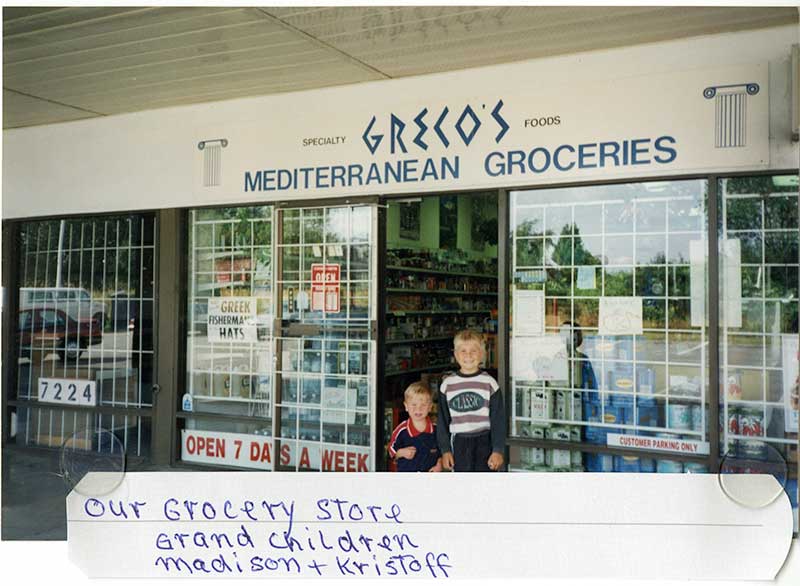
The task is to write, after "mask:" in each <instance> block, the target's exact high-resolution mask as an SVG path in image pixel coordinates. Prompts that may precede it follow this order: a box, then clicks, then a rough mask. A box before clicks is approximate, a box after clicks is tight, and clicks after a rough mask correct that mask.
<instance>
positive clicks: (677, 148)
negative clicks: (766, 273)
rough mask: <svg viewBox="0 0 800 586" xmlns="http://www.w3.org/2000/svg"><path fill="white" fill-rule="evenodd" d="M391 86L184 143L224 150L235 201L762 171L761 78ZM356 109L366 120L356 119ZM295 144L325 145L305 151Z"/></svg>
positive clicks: (709, 74) (686, 76)
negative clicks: (727, 104)
mask: <svg viewBox="0 0 800 586" xmlns="http://www.w3.org/2000/svg"><path fill="white" fill-rule="evenodd" d="M401 83H402V82H398V84H397V87H395V86H393V85H392V84H386V85H383V86H382V85H374V86H369V87H365V88H346V89H343V90H342V92H341V93H342V97H343V98H344V97H345V94H347V96H346V97H347V98H348V99H343V100H341V101H339V102H337V103H336V104H335V112H334V111H331V110H330V109H326V108H308V109H304V110H303V115H302V116H296V112H297V111H298V110H297V104H296V103H295V102H294V101H293V103H292V104H291V106H292V113H289V112H285V111H284V108H285V107H287V106H288V104H283V103H280V104H279V105H278V108H277V109H276V110H273V111H271V112H270V113H269V114H268V115H265V116H260V117H259V118H257V119H254V120H249V121H247V123H245V124H241V123H240V124H230V125H225V126H221V127H218V126H215V127H213V128H204V129H199V130H198V132H199V134H198V135H197V136H196V137H195V138H196V139H197V140H202V137H204V136H211V135H215V136H216V135H221V136H226V137H228V139H229V146H228V147H227V149H226V150H227V151H228V152H226V161H228V162H226V165H229V167H228V169H226V172H225V173H224V174H223V179H222V182H223V184H222V187H223V191H224V192H225V193H231V194H235V193H238V194H240V195H241V196H243V197H245V198H250V197H253V196H254V195H255V194H258V196H260V197H270V196H272V197H276V198H285V197H294V196H308V197H325V196H330V195H341V194H356V193H360V194H369V193H376V192H380V193H394V192H402V191H407V190H409V189H414V191H417V192H418V191H425V190H436V189H442V188H443V187H447V188H454V187H457V188H479V187H480V188H491V187H495V188H496V187H501V186H510V185H525V184H532V183H540V182H547V183H554V182H559V181H566V180H569V181H585V180H597V179H610V178H614V177H620V176H626V175H628V176H629V175H637V176H642V175H648V174H651V175H652V174H659V175H664V174H670V173H686V172H694V171H701V170H708V169H713V168H719V167H721V166H724V167H727V168H731V167H733V168H736V167H746V168H751V169H753V168H762V167H765V166H766V165H767V164H768V163H769V132H768V126H769V125H768V120H769V100H768V96H767V88H768V78H767V68H766V67H763V66H760V65H753V66H748V67H734V68H726V69H714V70H698V71H689V72H679V73H667V74H658V75H647V76H637V77H632V78H626V79H608V80H605V81H594V82H592V83H581V82H578V83H576V84H574V85H573V86H571V87H569V88H564V87H548V86H542V85H539V84H537V86H536V87H531V86H530V85H529V84H527V83H524V82H519V81H517V80H513V81H508V82H506V83H505V84H500V85H492V86H491V87H492V89H491V91H484V92H477V93H470V94H459V93H457V92H453V93H449V94H448V93H444V94H443V93H442V92H441V91H438V90H439V88H437V91H424V90H423V91H420V92H414V93H411V94H409V93H407V92H402V91H396V90H397V89H398V88H399V85H400V84H401ZM723 93H725V95H730V96H732V95H733V94H735V102H736V104H739V105H740V106H741V107H740V108H738V109H736V110H735V112H736V116H734V117H733V118H731V117H728V118H725V119H720V117H719V116H718V107H719V103H718V98H719V97H720V96H721V95H722V94H723ZM409 96H412V97H409ZM730 96H729V97H730ZM725 99H726V100H728V99H729V98H725ZM301 101H302V100H301ZM364 103H368V104H377V105H378V106H377V107H376V108H374V109H367V110H366V111H365V108H364V107H363V104H364ZM745 106H746V107H745ZM334 113H335V115H334ZM674 113H680V115H675V114H674ZM278 118H279V119H280V120H281V121H282V123H277V119H278ZM734 118H735V119H734ZM287 120H291V124H287V123H286V121H287ZM729 127H730V128H729ZM264 136H269V137H270V140H268V141H265V140H264V139H263V137H264ZM307 136H316V137H322V138H325V137H337V140H335V141H334V140H329V141H323V142H322V143H318V144H322V145H324V146H317V147H312V146H309V143H308V142H307V141H303V140H302V138H303V137H307ZM195 159H196V161H195V170H196V173H195V175H196V177H195V189H196V191H197V193H198V195H200V194H202V193H203V192H204V191H208V190H209V189H212V190H213V189H218V188H217V187H209V186H206V185H204V184H203V181H202V177H203V173H202V169H203V168H204V167H203V154H202V153H201V152H199V151H198V153H197V154H196V156H195Z"/></svg>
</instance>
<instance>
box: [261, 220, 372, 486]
mask: <svg viewBox="0 0 800 586" xmlns="http://www.w3.org/2000/svg"><path fill="white" fill-rule="evenodd" d="M377 219H378V216H377V207H376V206H374V205H358V206H354V205H344V206H330V207H304V208H291V209H279V210H278V211H277V215H276V246H277V254H276V259H277V264H276V279H275V286H276V291H275V293H276V295H275V298H276V310H277V311H276V319H275V325H274V331H275V349H276V350H275V352H276V353H275V379H274V380H275V387H274V388H275V408H276V412H275V430H276V432H275V442H276V445H275V450H276V454H277V455H278V458H277V459H276V464H277V466H276V469H278V470H321V471H347V472H368V471H373V470H375V440H374V438H375V433H374V428H375V403H374V401H375V397H376V392H375V389H376V384H375V382H376V381H375V364H376V361H375V352H374V349H375V344H376V339H375V336H376V332H377V327H376V310H375V299H376V287H377V281H376V279H375V278H374V276H375V275H376V272H377V271H376V258H375V241H376V235H377Z"/></svg>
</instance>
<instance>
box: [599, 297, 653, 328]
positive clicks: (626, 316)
mask: <svg viewBox="0 0 800 586" xmlns="http://www.w3.org/2000/svg"><path fill="white" fill-rule="evenodd" d="M599 321H600V335H601V336H627V335H640V334H641V333H642V298H641V297H601V298H600V320H599Z"/></svg>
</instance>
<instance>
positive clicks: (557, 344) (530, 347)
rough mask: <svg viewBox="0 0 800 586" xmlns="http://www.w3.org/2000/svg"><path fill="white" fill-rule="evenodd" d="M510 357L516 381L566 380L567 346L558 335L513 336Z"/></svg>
mask: <svg viewBox="0 0 800 586" xmlns="http://www.w3.org/2000/svg"><path fill="white" fill-rule="evenodd" d="M511 356H512V358H511V369H512V370H511V371H512V373H513V376H514V379H515V380H517V381H523V380H524V381H539V380H544V381H553V380H559V381H566V380H567V379H568V376H569V375H568V367H567V346H566V344H565V342H564V338H562V337H561V336H560V335H559V334H550V335H546V336H533V337H519V336H514V339H513V340H512V342H511Z"/></svg>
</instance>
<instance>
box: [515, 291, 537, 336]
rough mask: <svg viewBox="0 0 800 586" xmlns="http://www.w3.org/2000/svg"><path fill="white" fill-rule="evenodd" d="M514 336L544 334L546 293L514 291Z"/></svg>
mask: <svg viewBox="0 0 800 586" xmlns="http://www.w3.org/2000/svg"><path fill="white" fill-rule="evenodd" d="M513 328H514V335H515V336H541V335H543V334H544V291H541V290H540V291H526V290H524V289H514V324H513Z"/></svg>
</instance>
